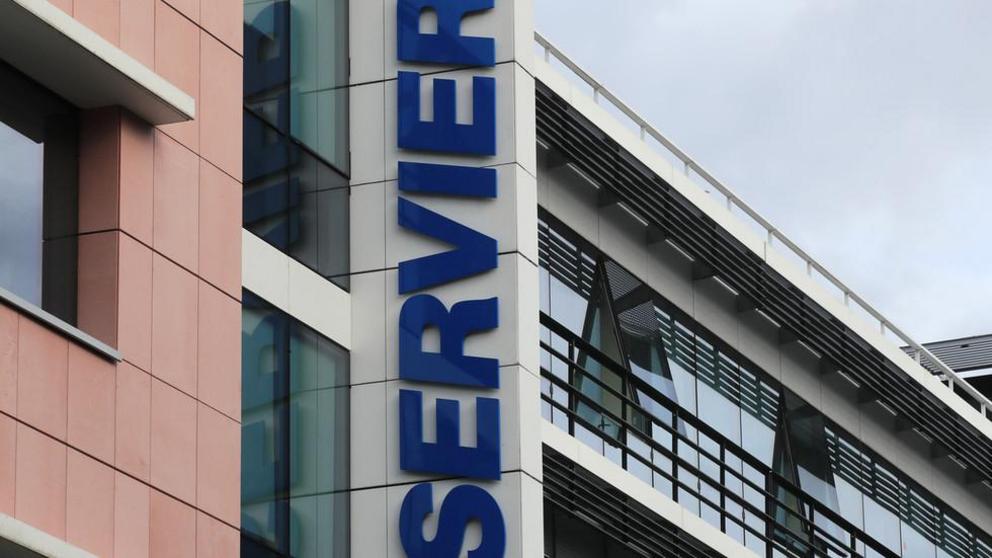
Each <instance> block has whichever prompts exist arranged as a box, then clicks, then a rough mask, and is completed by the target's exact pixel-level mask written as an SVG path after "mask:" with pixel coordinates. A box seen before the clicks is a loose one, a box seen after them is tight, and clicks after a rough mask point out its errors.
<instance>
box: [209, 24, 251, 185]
mask: <svg viewBox="0 0 992 558" xmlns="http://www.w3.org/2000/svg"><path fill="white" fill-rule="evenodd" d="M200 37H201V41H200V52H201V57H202V58H201V62H200V103H199V110H200V116H199V118H200V140H201V144H200V155H201V156H202V157H203V158H204V159H206V160H208V161H210V162H212V163H213V164H215V165H217V167H219V168H220V169H222V170H223V171H224V172H226V173H227V174H229V175H231V176H233V177H234V178H236V179H240V178H241V126H242V121H243V115H242V108H241V105H242V103H241V98H242V95H243V88H242V85H241V83H242V74H243V70H242V65H243V64H242V59H241V57H240V56H238V55H237V53H235V52H234V51H232V50H231V49H230V48H228V47H226V46H224V45H223V44H222V43H220V42H219V41H218V40H217V39H215V38H213V37H212V36H210V35H209V34H207V33H202V34H201V35H200Z"/></svg>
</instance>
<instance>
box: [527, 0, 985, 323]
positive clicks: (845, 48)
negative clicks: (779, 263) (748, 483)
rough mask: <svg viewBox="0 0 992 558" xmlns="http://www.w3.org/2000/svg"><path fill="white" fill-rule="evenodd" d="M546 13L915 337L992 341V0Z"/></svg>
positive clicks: (596, 68) (729, 2)
mask: <svg viewBox="0 0 992 558" xmlns="http://www.w3.org/2000/svg"><path fill="white" fill-rule="evenodd" d="M534 2H535V7H536V27H537V29H538V31H540V32H541V33H542V34H544V35H545V37H547V38H548V39H550V40H551V41H552V42H553V43H554V44H556V45H557V46H558V47H559V48H561V49H562V50H563V51H564V52H565V53H567V54H568V55H569V56H570V57H571V58H572V59H573V60H575V61H576V62H578V63H579V64H580V65H581V66H582V67H584V68H585V69H586V70H588V71H589V72H590V73H591V74H592V75H593V76H595V77H597V78H598V79H599V80H600V81H601V82H603V83H604V84H605V85H606V86H607V87H608V88H610V89H611V90H612V91H613V92H614V93H616V94H617V95H618V96H619V97H620V98H621V99H623V100H624V101H625V102H627V103H628V104H629V105H630V106H632V107H633V108H634V109H635V110H637V111H638V112H639V113H640V114H641V115H642V116H644V117H645V118H646V119H647V120H648V121H649V122H651V123H652V124H653V125H654V126H655V127H656V128H658V129H659V130H660V131H661V132H662V133H663V134H665V135H666V136H668V137H669V138H670V139H671V140H673V141H674V142H675V143H676V144H678V145H679V146H680V147H682V148H683V149H684V150H685V151H687V152H688V153H689V154H690V155H692V156H693V157H694V158H695V159H696V160H697V161H698V162H700V164H701V165H702V166H703V167H704V168H706V169H708V170H709V171H710V172H711V173H712V174H713V175H715V176H716V177H718V178H720V180H722V181H723V182H724V183H725V184H727V185H728V186H730V188H731V189H733V190H734V191H735V192H737V194H738V195H739V196H740V197H741V198H743V199H744V200H746V201H747V202H748V203H749V204H750V205H751V206H752V207H754V208H756V209H757V210H758V211H759V212H761V213H762V214H763V215H764V216H765V217H766V218H768V219H769V220H770V221H771V222H772V223H774V224H775V225H776V226H777V227H778V228H779V229H780V230H782V231H783V232H785V234H786V235H787V236H789V237H791V238H792V239H793V240H794V241H796V242H797V243H798V244H799V245H800V246H802V247H803V248H804V249H805V250H806V251H807V252H809V253H810V254H812V255H813V256H814V257H815V258H817V259H818V260H819V261H821V262H822V263H823V264H824V265H825V266H826V267H827V268H828V269H830V270H831V271H833V272H834V273H835V274H836V275H837V276H838V277H839V278H840V279H841V280H843V281H845V282H846V283H848V285H850V286H851V287H852V288H853V289H854V290H855V291H856V292H858V293H860V294H861V295H862V296H864V297H865V298H866V299H867V300H868V301H869V302H870V303H872V304H873V305H874V306H875V307H876V308H878V309H879V310H880V311H881V312H882V313H883V314H885V315H886V316H888V317H889V318H890V319H891V320H892V321H893V322H894V323H895V324H896V325H898V326H899V327H901V328H903V329H904V330H906V331H907V332H908V333H909V334H910V335H911V336H913V337H915V338H916V339H917V340H918V341H921V342H926V341H934V340H938V339H947V338H951V337H961V336H967V335H974V334H982V333H992V1H990V0H828V1H822V0H820V1H815V0H750V1H747V0H534Z"/></svg>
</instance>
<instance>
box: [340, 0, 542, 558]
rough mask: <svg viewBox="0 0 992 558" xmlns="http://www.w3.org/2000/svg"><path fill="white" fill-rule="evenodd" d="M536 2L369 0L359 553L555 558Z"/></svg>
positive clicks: (361, 127)
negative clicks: (547, 457) (543, 402)
mask: <svg viewBox="0 0 992 558" xmlns="http://www.w3.org/2000/svg"><path fill="white" fill-rule="evenodd" d="M532 9H533V8H532V4H531V0H383V1H382V2H368V1H366V0H354V1H353V2H352V4H351V29H350V34H351V49H352V77H351V83H352V84H353V89H352V95H351V99H352V107H351V125H352V132H351V146H352V204H351V221H352V230H351V234H352V248H351V253H352V282H351V284H352V302H353V308H354V315H355V319H354V324H353V329H352V332H353V335H352V340H353V345H352V381H353V384H354V385H353V387H352V412H351V419H352V426H351V431H352V440H353V442H352V457H351V463H352V468H351V469H352V474H351V487H352V497H351V510H352V518H351V520H352V527H351V541H352V555H353V556H389V557H391V558H392V557H395V558H400V557H409V558H417V557H427V556H430V557H432V558H444V557H448V556H450V557H452V558H457V557H459V556H462V555H464V554H463V553H464V552H465V551H469V550H476V554H475V555H476V556H480V557H481V556H485V557H490V556H491V557H500V558H502V557H507V558H510V557H524V556H527V557H532V556H540V555H541V554H542V552H543V506H542V498H543V495H542V489H541V439H540V404H539V397H540V395H539V394H540V380H539V368H538V308H539V301H538V291H539V285H538V270H537V258H538V257H537V194H536V179H535V173H536V170H535V167H536V130H535V108H534V104H535V96H534V80H533V78H532V77H531V73H530V72H528V71H527V69H526V68H527V67H528V66H529V59H530V57H531V56H532V50H533V49H532V41H533V25H532V23H531V21H532Z"/></svg>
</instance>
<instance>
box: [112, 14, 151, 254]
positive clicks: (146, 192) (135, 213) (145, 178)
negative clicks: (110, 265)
mask: <svg viewBox="0 0 992 558" xmlns="http://www.w3.org/2000/svg"><path fill="white" fill-rule="evenodd" d="M132 1H138V0H128V3H130V2H132ZM120 131H121V159H120V162H121V171H120V181H121V184H120V196H121V201H120V212H121V215H120V227H121V229H122V230H123V231H124V232H126V233H128V234H130V235H131V236H133V237H134V238H136V239H138V240H140V241H141V242H143V243H145V244H147V245H149V246H151V245H152V243H153V240H152V214H153V205H154V204H153V200H154V190H153V180H154V176H155V128H153V127H152V126H150V125H148V124H146V123H144V122H142V121H141V120H140V119H138V117H136V116H134V115H132V114H130V113H126V112H124V113H122V115H121V128H120Z"/></svg>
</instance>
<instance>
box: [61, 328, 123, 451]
mask: <svg viewBox="0 0 992 558" xmlns="http://www.w3.org/2000/svg"><path fill="white" fill-rule="evenodd" d="M116 383H117V367H116V366H115V365H114V364H113V363H111V362H108V361H107V360H105V359H103V358H100V357H98V356H96V355H95V354H93V353H91V352H89V351H87V350H85V349H82V348H80V347H77V346H76V345H70V346H69V445H71V446H73V447H75V448H78V449H80V450H82V451H84V452H86V453H88V454H90V455H92V456H94V457H96V458H97V459H100V460H101V461H104V462H106V463H113V462H114V430H115V425H114V404H115V401H114V400H115V392H116V391H117V389H116Z"/></svg>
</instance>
